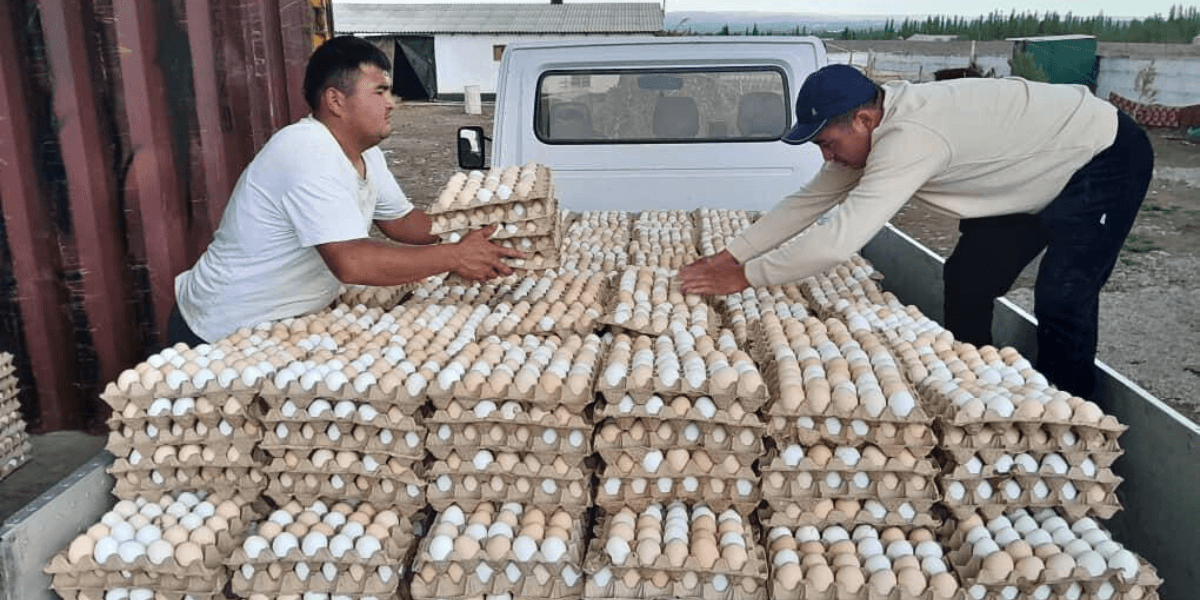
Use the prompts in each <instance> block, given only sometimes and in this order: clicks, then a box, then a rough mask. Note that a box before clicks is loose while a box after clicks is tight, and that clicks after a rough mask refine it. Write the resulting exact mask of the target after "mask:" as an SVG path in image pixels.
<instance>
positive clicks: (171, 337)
mask: <svg viewBox="0 0 1200 600" xmlns="http://www.w3.org/2000/svg"><path fill="white" fill-rule="evenodd" d="M179 342H183V343H185V344H187V345H188V346H190V347H192V348H195V347H196V346H199V345H200V344H205V343H207V342H205V341H204V340H202V339H200V336H198V335H196V332H194V331H192V328H191V327H188V324H187V321H184V320H183V315H182V314H180V313H179V304H176V305H175V306H173V307H171V316H170V317H168V318H167V346H174V345H175V344H178V343H179Z"/></svg>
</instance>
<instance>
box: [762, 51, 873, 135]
mask: <svg viewBox="0 0 1200 600" xmlns="http://www.w3.org/2000/svg"><path fill="white" fill-rule="evenodd" d="M874 97H875V82H873V81H871V80H870V79H867V77H866V75H863V74H862V73H860V72H859V70H858V69H855V68H854V67H851V66H850V65H829V66H826V67H822V68H820V69H818V70H817V71H815V72H813V74H811V75H809V76H808V78H807V79H805V80H804V84H803V85H801V86H800V93H799V94H797V95H796V126H795V127H793V128H792V130H791V131H789V132H787V133H786V134H784V136H783V141H784V142H787V143H789V144H803V143H805V142H809V141H812V139H813V137H814V136H816V135H817V134H818V133H821V130H822V129H824V128H825V125H827V124H828V123H829V120H830V119H832V118H834V117H836V116H838V115H841V114H843V113H846V112H849V111H850V110H853V109H854V108H855V107H858V106H861V105H863V104H866V103H867V102H869V101H871V99H872V98H874Z"/></svg>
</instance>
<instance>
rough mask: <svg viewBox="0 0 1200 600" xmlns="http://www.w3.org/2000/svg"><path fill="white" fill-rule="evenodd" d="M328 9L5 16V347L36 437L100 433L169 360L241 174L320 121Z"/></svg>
mask: <svg viewBox="0 0 1200 600" xmlns="http://www.w3.org/2000/svg"><path fill="white" fill-rule="evenodd" d="M332 31H333V24H332V12H331V10H330V0H302V1H295V0H157V1H154V2H148V1H146V0H7V1H6V2H4V4H3V6H2V7H0V208H2V209H3V213H4V219H3V227H2V229H0V281H2V282H3V287H2V288H0V289H2V291H3V293H2V294H0V315H2V318H0V349H4V350H8V351H11V352H13V354H14V355H16V356H17V364H18V376H19V377H20V379H21V381H23V382H31V384H32V385H29V386H28V387H27V388H26V389H24V390H23V391H22V401H23V402H24V403H25V405H24V406H23V409H24V412H25V415H26V419H27V420H29V421H30V422H31V423H32V425H33V427H34V428H35V429H36V430H39V431H53V430H58V429H76V428H87V427H94V426H96V425H98V424H100V423H101V422H102V419H104V418H105V417H106V416H107V415H106V414H105V408H104V406H103V404H102V403H101V402H100V401H99V400H98V399H97V394H98V392H99V391H100V388H101V386H103V385H104V384H105V383H106V382H108V381H110V380H113V379H114V378H115V377H116V375H117V374H118V373H120V371H121V370H123V369H126V368H129V367H131V366H133V365H134V364H136V363H137V362H138V361H139V360H140V359H141V358H142V357H144V356H146V355H147V354H148V353H150V352H152V351H155V350H157V349H158V348H159V347H160V344H161V340H163V339H164V333H165V331H166V322H167V315H168V313H169V312H170V310H171V306H172V304H173V302H174V298H175V294H174V288H173V281H174V278H175V275H176V274H178V273H179V272H181V271H183V270H184V269H187V268H188V267H189V266H191V264H192V263H193V262H194V261H195V259H196V258H197V257H198V256H199V254H200V253H201V252H202V251H203V250H204V248H205V247H206V246H207V244H208V242H209V240H210V239H211V238H212V234H213V231H214V230H215V228H216V225H217V224H218V222H219V221H220V218H221V214H222V212H223V211H224V208H225V203H226V202H227V200H228V195H229V192H230V190H231V189H232V188H233V184H234V182H235V181H236V179H237V177H238V175H239V174H240V172H241V170H242V169H243V168H244V167H245V165H246V164H247V163H248V162H249V160H250V159H251V158H252V157H253V156H254V153H255V152H256V151H257V150H258V148H260V147H261V146H262V145H263V144H264V143H265V142H266V140H267V138H268V137H269V136H270V135H271V133H273V132H274V131H275V130H276V129H279V128H280V127H282V126H284V125H286V124H288V123H289V122H291V121H293V120H295V119H297V118H299V117H301V116H303V115H305V114H307V112H308V109H307V106H306V105H305V103H304V99H303V96H302V94H301V90H300V86H301V81H302V80H303V76H304V65H305V63H306V61H307V59H308V55H309V54H310V53H311V52H312V50H313V48H315V46H316V45H317V44H319V43H320V42H321V41H323V40H325V39H327V38H328V37H329V36H330V35H331V34H332Z"/></svg>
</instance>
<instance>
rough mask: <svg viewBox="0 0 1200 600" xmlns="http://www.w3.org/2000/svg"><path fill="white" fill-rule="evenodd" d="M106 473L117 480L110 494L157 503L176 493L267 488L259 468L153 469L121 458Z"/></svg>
mask: <svg viewBox="0 0 1200 600" xmlns="http://www.w3.org/2000/svg"><path fill="white" fill-rule="evenodd" d="M108 472H109V473H111V474H112V476H113V478H114V479H115V480H116V484H115V485H114V486H113V490H112V494H113V495H114V496H116V497H117V498H121V499H129V498H133V497H136V496H143V497H145V498H148V499H150V500H157V499H158V498H161V497H162V496H163V494H171V493H174V492H175V491H177V490H195V491H208V492H212V493H213V494H217V495H225V496H228V495H231V494H234V493H237V492H239V491H241V492H245V493H251V492H253V493H258V492H259V491H261V490H262V489H263V488H265V487H266V485H267V477H266V476H265V475H264V474H263V471H262V470H260V469H259V467H258V466H253V467H195V466H193V467H182V468H174V469H172V468H162V469H153V468H137V467H133V466H131V465H129V463H128V461H126V460H125V459H124V458H118V459H117V460H115V461H113V464H112V465H110V466H109V467H108ZM155 474H157V476H156V475H155Z"/></svg>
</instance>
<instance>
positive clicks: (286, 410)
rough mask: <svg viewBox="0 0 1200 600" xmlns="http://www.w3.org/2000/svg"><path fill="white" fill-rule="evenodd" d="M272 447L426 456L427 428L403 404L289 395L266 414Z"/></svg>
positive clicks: (267, 436) (268, 442)
mask: <svg viewBox="0 0 1200 600" xmlns="http://www.w3.org/2000/svg"><path fill="white" fill-rule="evenodd" d="M262 421H263V425H264V427H265V429H266V432H265V434H264V435H263V441H262V447H263V449H265V450H267V451H276V450H278V451H283V450H286V449H289V448H304V447H313V448H316V447H323V448H326V449H329V450H331V451H343V450H357V451H365V452H377V453H381V454H386V455H389V456H394V457H397V458H401V459H409V460H417V459H421V458H423V457H424V456H425V446H424V436H425V428H424V427H422V426H421V424H420V423H418V422H417V420H416V419H414V418H413V417H412V416H409V414H407V412H406V411H405V410H403V409H401V408H400V407H399V406H394V405H391V406H386V405H380V406H376V405H373V404H371V403H370V402H365V401H355V400H335V401H330V400H329V399H326V398H298V399H296V400H292V399H290V398H286V399H284V400H283V403H282V404H280V405H279V406H268V408H267V411H266V414H264V415H263V417H262Z"/></svg>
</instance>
